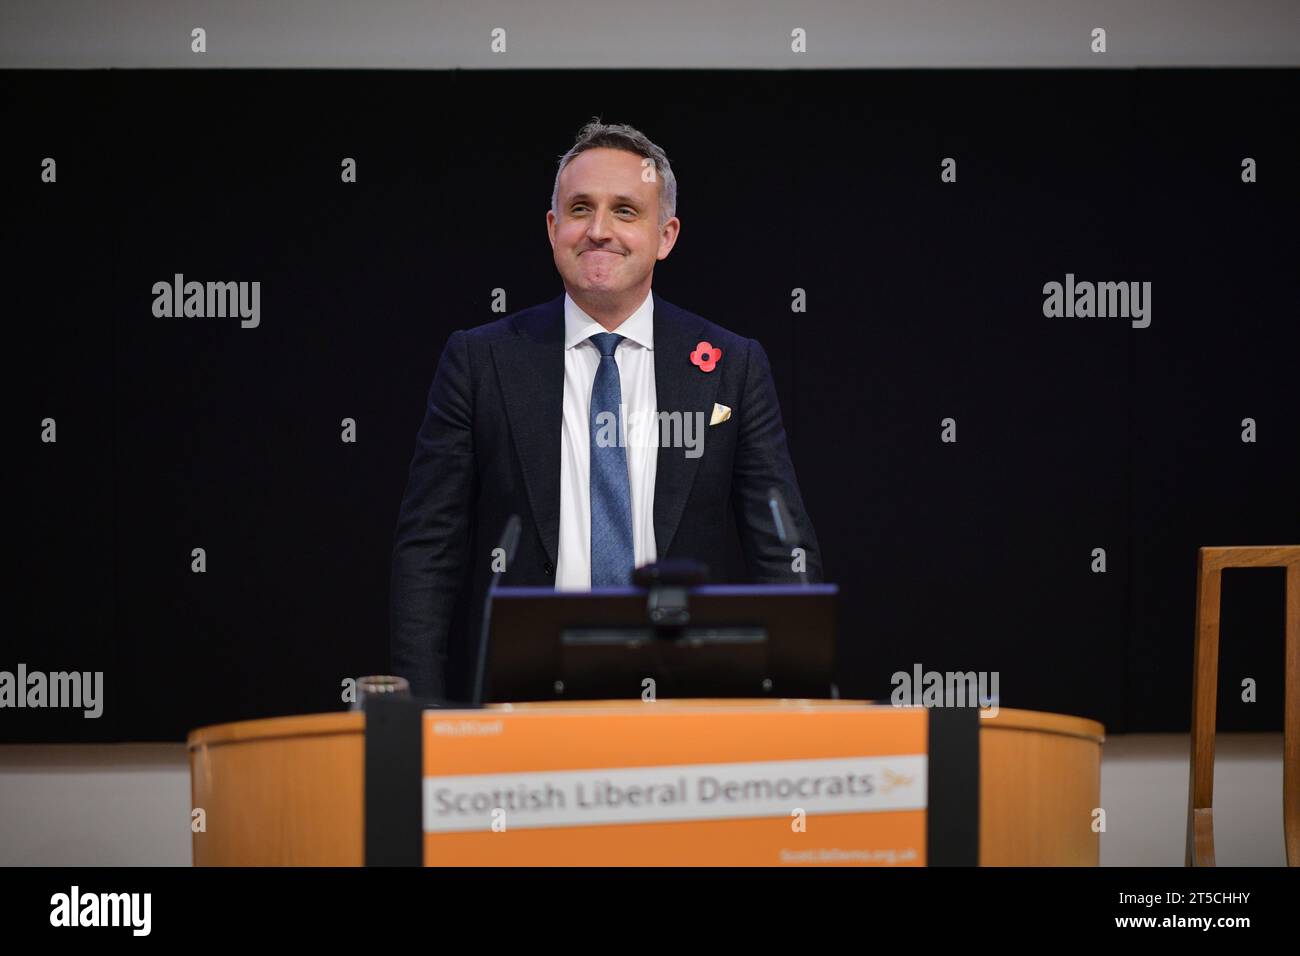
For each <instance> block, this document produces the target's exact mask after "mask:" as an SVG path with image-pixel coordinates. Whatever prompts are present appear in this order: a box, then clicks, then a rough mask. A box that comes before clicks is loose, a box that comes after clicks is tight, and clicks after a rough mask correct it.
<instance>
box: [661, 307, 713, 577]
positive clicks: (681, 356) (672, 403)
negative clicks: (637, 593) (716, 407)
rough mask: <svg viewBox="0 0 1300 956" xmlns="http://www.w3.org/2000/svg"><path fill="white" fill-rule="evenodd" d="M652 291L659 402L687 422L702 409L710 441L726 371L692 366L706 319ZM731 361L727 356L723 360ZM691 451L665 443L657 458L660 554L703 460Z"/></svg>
mask: <svg viewBox="0 0 1300 956" xmlns="http://www.w3.org/2000/svg"><path fill="white" fill-rule="evenodd" d="M651 294H652V295H653V296H654V329H655V400H656V404H657V405H658V406H659V411H660V412H681V413H682V414H683V422H684V421H685V416H687V415H693V414H694V413H696V412H699V413H701V414H702V415H703V416H704V417H703V422H702V424H703V428H704V434H703V435H702V436H700V437H699V438H698V439H697V440H700V441H707V437H708V429H709V420H710V418H711V417H712V414H713V402H714V398H715V396H716V395H717V393H718V381H719V379H720V378H721V373H720V369H715V370H714V371H713V372H712V373H705V372H701V371H700V369H699V368H698V367H697V366H695V365H692V364H691V359H690V355H691V352H693V351H695V346H696V345H697V344H699V341H700V337H701V335H702V334H703V329H704V323H703V320H701V319H700V318H699V317H697V316H692V315H690V314H689V313H687V312H685V311H683V310H682V309H679V308H677V307H676V306H675V305H673V304H672V303H670V302H666V301H664V300H663V299H661V298H660V297H659V296H658V294H656V293H654V292H653V291H652V292H651ZM726 360H727V356H725V355H724V356H723V357H722V361H724V362H725V361H726ZM697 421H698V419H697ZM691 427H692V428H693V427H694V422H693V423H692V425H691ZM701 447H702V446H701ZM686 451H687V450H686V449H685V448H668V447H665V446H664V445H662V444H661V445H660V447H659V453H658V456H657V457H656V459H655V461H656V464H655V501H654V525H655V551H656V552H657V556H658V557H660V558H662V557H663V556H665V555H666V554H667V553H668V549H669V547H670V546H671V544H672V541H673V536H674V535H675V534H676V533H677V526H678V524H679V523H680V522H681V519H682V511H683V510H684V509H685V507H686V499H687V498H688V497H690V493H691V486H692V485H693V484H694V482H695V474H696V472H697V471H698V470H699V464H700V461H701V460H702V459H701V458H687V457H686Z"/></svg>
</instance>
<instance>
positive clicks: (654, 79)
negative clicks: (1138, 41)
mask: <svg viewBox="0 0 1300 956" xmlns="http://www.w3.org/2000/svg"><path fill="white" fill-rule="evenodd" d="M0 89H2V90H3V128H4V130H5V136H4V140H5V147H4V149H3V150H2V151H0V152H2V153H3V164H4V168H3V182H4V189H5V197H6V198H5V202H4V220H5V223H4V226H5V230H4V235H5V245H4V248H3V261H4V265H5V275H6V281H5V297H4V301H5V306H6V308H5V311H6V320H7V321H6V322H5V341H6V348H5V354H6V358H7V361H6V362H5V367H6V375H5V386H6V389H7V390H9V391H10V394H9V396H8V403H7V405H6V410H7V414H6V416H5V421H6V432H7V445H8V448H9V449H10V450H11V451H12V452H13V458H12V459H10V465H9V467H10V468H12V469H15V470H17V472H18V474H19V479H20V481H19V484H18V487H17V491H16V493H13V494H11V495H10V496H9V497H8V498H7V502H8V508H7V509H6V511H7V519H6V530H7V536H8V538H9V542H10V548H9V551H10V555H11V557H13V558H16V565H17V570H16V571H11V572H10V575H11V578H10V580H11V589H10V595H11V596H10V601H12V602H13V603H14V604H16V606H17V613H13V614H11V615H9V621H10V622H12V623H10V624H7V625H6V627H5V631H4V637H3V648H2V652H0V669H4V670H13V669H14V668H15V665H16V664H17V663H18V662H20V661H21V662H23V663H25V664H26V665H27V667H28V668H29V669H30V670H42V671H58V670H69V669H75V670H81V671H87V670H102V671H104V672H105V711H104V716H103V717H102V718H100V719H98V720H86V719H82V718H81V717H80V714H79V713H76V712H73V713H68V712H56V711H33V710H22V711H15V710H6V711H4V712H3V715H2V716H0V732H2V734H3V737H4V738H5V739H10V740H15V739H16V740H30V741H42V740H168V739H180V738H182V737H183V735H184V734H185V732H186V731H187V730H189V729H190V728H192V727H195V726H199V725H202V724H206V723H213V722H220V721H227V720H235V719H242V718H252V717H260V716H269V715H274V714H286V713H294V712H303V711H317V710H327V709H337V708H339V707H341V706H342V704H341V702H340V682H341V681H342V679H343V678H345V677H348V676H353V675H357V674H363V673H376V672H383V671H385V670H386V669H387V665H388V645H387V583H388V569H389V551H390V546H391V535H392V530H393V526H394V522H395V519H396V514H397V506H398V502H399V499H400V496H401V493H402V489H403V486H404V482H405V475H406V467H407V465H408V463H409V459H410V455H411V452H412V448H413V439H414V435H415V431H416V428H417V426H418V425H419V422H420V419H421V416H422V413H423V404H424V399H425V394H426V391H427V388H428V385H429V381H430V378H431V376H432V373H433V369H434V366H435V363H436V361H437V357H438V355H439V352H440V350H441V347H442V345H443V343H444V342H445V340H446V338H447V336H448V334H449V333H450V332H451V331H453V330H454V329H458V328H464V327H469V326H473V325H477V324H480V323H484V322H488V321H491V320H492V319H494V318H496V317H497V316H496V315H495V314H493V313H492V312H491V310H490V305H491V301H492V290H494V289H497V288H500V289H504V290H505V293H506V295H507V305H508V311H512V312H513V311H515V310H517V309H520V308H523V307H525V306H527V305H531V304H534V303H536V302H539V301H543V300H545V299H549V298H551V297H553V296H555V295H558V294H560V293H561V292H562V291H563V289H562V286H561V284H560V281H559V278H558V275H557V274H556V272H555V269H554V265H553V263H552V260H551V255H550V247H549V245H548V243H547V240H546V236H545V231H544V213H545V209H546V208H547V206H548V204H549V200H550V191H551V185H552V182H553V178H554V174H555V165H556V162H557V160H558V158H559V156H560V155H561V154H562V153H563V152H564V151H565V150H566V149H567V148H568V147H569V146H570V145H571V144H572V141H573V137H574V135H575V133H576V132H577V130H578V128H579V127H580V126H581V125H582V123H583V122H585V121H586V120H587V119H589V118H590V117H591V116H592V115H600V116H601V118H602V119H604V120H606V121H607V122H627V123H631V124H633V125H635V126H638V127H640V128H642V129H643V130H644V131H645V132H646V133H647V134H648V135H649V136H650V137H651V138H652V139H654V140H656V141H657V142H659V143H660V144H661V145H663V146H664V147H665V149H666V150H667V152H668V155H669V157H670V158H671V160H672V162H673V167H674V170H675V171H676V173H677V176H678V179H679V183H680V198H679V206H678V215H679V216H680V217H681V219H682V222H683V228H682V234H681V238H680V241H679V242H678V245H677V247H676V249H675V250H674V251H673V253H672V255H671V256H670V257H669V259H668V260H667V261H665V262H663V263H660V264H659V267H658V269H657V270H656V276H655V288H656V290H657V291H658V292H659V293H660V294H662V295H663V296H664V297H665V298H667V299H668V300H669V301H672V302H675V303H677V304H678V305H681V306H684V307H686V308H688V309H690V310H692V311H695V312H698V313H700V314H702V315H704V316H705V317H708V318H711V319H713V320H715V321H717V322H719V323H721V324H723V325H726V326H729V327H731V328H732V329H734V330H736V331H739V332H742V333H744V334H747V335H750V336H753V337H756V338H758V339H759V340H760V341H761V342H762V343H763V344H764V345H765V346H766V348H767V350H768V352H769V354H770V355H771V357H772V361H773V367H774V373H775V375H776V379H777V384H778V388H779V390H780V394H781V399H782V407H783V410H784V415H785V419H786V425H787V429H788V432H789V435H790V440H791V444H792V450H793V454H794V459H795V465H796V468H797V469H798V473H799V478H800V483H801V486H802V489H803V492H804V496H805V499H806V501H807V503H808V507H809V510H810V512H811V515H812V518H813V520H814V522H815V524H816V527H817V530H818V534H819V537H820V539H821V544H822V547H823V548H824V551H825V554H824V557H825V564H826V568H827V573H828V576H829V579H830V580H834V581H838V582H839V583H840V584H841V585H842V588H843V600H842V605H841V633H840V636H839V656H840V664H839V675H838V676H839V681H840V684H841V688H842V690H843V691H844V693H846V694H848V695H861V696H870V697H886V696H887V695H888V694H889V692H890V690H891V685H890V680H889V678H890V674H891V673H893V672H894V671H896V670H907V671H910V670H911V669H912V667H913V665H914V664H916V663H920V664H921V665H922V666H923V667H924V668H925V669H927V670H930V669H934V670H958V669H960V670H968V669H978V670H995V671H998V672H999V675H1000V688H999V689H1000V693H1001V704H1002V706H1007V707H1027V708H1035V709H1047V710H1056V711H1063V712H1069V713H1076V714H1081V715H1084V716H1089V717H1093V718H1096V719H1100V720H1102V721H1104V722H1105V724H1106V725H1107V729H1108V731H1110V732H1122V731H1136V730H1178V729H1186V727H1187V725H1188V715H1189V710H1190V683H1191V647H1192V636H1193V634H1192V620H1193V609H1194V591H1195V555H1196V548H1197V547H1198V546H1200V545H1204V544H1281V543H1295V542H1296V541H1297V539H1300V533H1298V532H1300V503H1298V496H1297V488H1298V487H1300V481H1298V480H1297V478H1298V476H1300V467H1298V466H1300V424H1298V423H1297V411H1298V410H1300V409H1298V408H1297V404H1298V403H1297V397H1296V396H1297V394H1300V390H1298V389H1297V388H1296V384H1295V381H1294V379H1295V377H1296V361H1297V354H1298V352H1300V349H1298V348H1297V345H1298V343H1300V334H1298V333H1297V321H1298V320H1300V308H1298V307H1300V281H1298V279H1297V262H1300V240H1298V239H1297V234H1296V228H1297V223H1300V200H1298V190H1300V187H1297V185H1296V170H1297V168H1298V164H1297V160H1298V159H1300V155H1298V151H1297V144H1296V139H1295V130H1296V129H1297V128H1300V106H1298V104H1300V83H1297V73H1296V72H1294V71H1271V70H1259V71H1141V70H1126V71H1107V72H1091V71H956V72H953V71H943V72H939V71H871V72H858V71H815V72H813V71H808V72H733V71H718V72H714V71H644V72H630V73H611V72H603V71H591V72H587V71H581V72H548V71H537V72H510V73H497V72H419V73H406V72H374V73H358V72H347V73H335V72H172V71H157V72H125V73H124V72H118V71H111V72H106V71H94V72H79V73H63V72H39V73H12V72H11V73H7V74H3V75H2V76H0ZM46 156H50V157H53V158H55V159H56V161H57V164H58V165H57V176H58V180H57V183H55V184H46V183H42V182H41V181H40V175H39V174H40V164H41V160H42V159H43V158H44V157H46ZM1247 156H1249V157H1253V158H1254V159H1256V160H1257V162H1258V170H1259V173H1258V175H1259V181H1258V182H1256V183H1253V184H1245V183H1243V182H1242V181H1241V176H1240V170H1241V160H1242V158H1243V157H1247ZM343 157H353V158H355V159H356V160H357V164H358V182H357V183H355V184H344V183H342V182H340V162H341V160H342V158H343ZM944 157H953V158H955V159H956V160H957V163H958V167H957V172H958V181H957V182H956V183H955V184H945V183H941V182H940V176H939V172H940V161H941V159H942V158H944ZM177 272H180V273H184V274H185V276H186V277H187V279H196V280H199V281H209V280H211V281H227V280H236V281H237V280H244V281H253V280H257V281H260V282H261V283H262V301H261V310H262V319H261V325H260V327H258V328H256V329H242V328H240V326H239V323H238V321H237V320H234V319H199V318H170V319H168V318H155V317H154V316H153V314H152V310H151V307H152V302H153V295H152V292H151V289H152V286H153V283H155V282H157V281H170V280H171V278H172V276H173V274H174V273H177ZM1067 272H1069V273H1074V274H1075V275H1076V276H1077V277H1078V278H1079V279H1081V280H1083V279H1087V280H1093V281H1150V282H1151V283H1152V284H1153V290H1152V324H1151V326H1150V328H1146V329H1134V328H1131V327H1130V324H1129V322H1128V321H1127V320H1125V319H1121V318H1110V319H1101V318H1057V319H1048V318H1045V317H1044V316H1043V314H1042V306H1043V294H1042V287H1043V284H1044V283H1045V282H1048V281H1063V280H1064V277H1065V274H1066V273H1067ZM794 288H802V289H805V290H806V294H807V301H808V311H807V312H806V313H804V314H795V313H792V312H791V310H790V296H791V290H792V289H794ZM46 417H51V418H54V419H56V420H57V429H58V432H57V434H58V441H57V443H56V444H44V443H42V442H41V441H40V423H41V421H42V419H44V418H46ZM345 417H350V418H354V419H355V420H356V422H357V434H358V440H357V442H356V443H355V444H345V443H343V442H341V441H340V432H341V426H340V421H341V420H342V419H343V418H345ZM946 417H952V418H954V419H956V421H957V437H958V441H957V442H956V443H955V444H945V443H942V442H941V441H940V420H941V419H943V418H946ZM1246 417H1250V418H1254V419H1255V420H1256V422H1257V423H1258V441H1257V442H1255V443H1253V444H1247V443H1243V442H1242V441H1241V437H1240V435H1241V430H1242V429H1241V420H1242V419H1243V418H1246ZM195 547H202V548H204V549H206V552H207V561H208V569H207V572H206V573H204V574H194V573H192V572H191V570H190V562H191V557H190V553H191V549H193V548H195ZM1097 547H1101V548H1105V549H1106V554H1107V564H1108V570H1107V571H1106V573H1104V574H1096V573H1093V571H1092V570H1091V564H1092V549H1093V548H1097ZM723 557H725V558H727V559H728V560H729V561H730V564H726V562H725V561H723ZM719 560H720V562H722V563H723V564H724V565H725V566H729V567H733V568H734V567H735V566H736V565H735V544H734V541H733V542H731V543H730V550H729V551H728V553H727V554H726V555H725V556H720V558H719ZM1282 626H1283V605H1282V576H1281V572H1270V571H1252V572H1229V573H1228V574H1227V576H1226V578H1225V593H1224V632H1223V642H1224V656H1223V664H1222V668H1221V694H1220V727H1221V728H1224V729H1277V728H1279V727H1280V725H1281V713H1282V687H1281V679H1282V662H1283V650H1282ZM1245 677H1252V678H1254V679H1255V680H1257V681H1258V685H1259V700H1258V702H1257V703H1253V704H1246V703H1243V702H1241V700H1240V690H1239V688H1240V682H1241V680H1242V679H1243V678H1245Z"/></svg>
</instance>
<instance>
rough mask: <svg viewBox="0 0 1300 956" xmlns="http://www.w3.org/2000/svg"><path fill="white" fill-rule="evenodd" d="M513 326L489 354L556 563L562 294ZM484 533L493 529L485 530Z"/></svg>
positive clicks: (534, 504)
mask: <svg viewBox="0 0 1300 956" xmlns="http://www.w3.org/2000/svg"><path fill="white" fill-rule="evenodd" d="M515 331H516V333H517V334H516V335H515V336H514V337H512V338H506V339H501V340H499V341H497V342H494V343H492V359H493V362H494V364H495V365H496V370H497V382H498V385H499V387H500V389H501V394H502V396H503V398H504V401H505V406H506V417H507V420H508V421H509V423H510V436H511V439H512V440H513V441H514V446H515V452H516V453H517V454H518V455H519V464H520V468H521V469H522V471H523V475H524V487H525V488H526V489H527V491H528V501H529V503H530V504H531V505H532V509H533V516H534V517H535V518H536V520H537V530H538V533H539V534H540V535H541V538H542V545H543V547H545V548H546V553H547V555H548V556H549V557H550V559H551V565H552V567H554V566H555V565H556V564H557V562H558V558H559V545H560V432H561V428H562V417H563V407H564V296H563V295H561V296H559V297H558V298H556V299H553V300H551V301H550V302H547V303H546V304H545V306H543V307H542V309H540V310H539V311H538V312H536V313H534V314H532V315H531V316H528V317H526V318H522V319H520V320H519V321H518V322H517V324H516V330H515ZM521 517H522V516H521ZM488 533H489V534H496V533H497V532H496V530H495V529H488Z"/></svg>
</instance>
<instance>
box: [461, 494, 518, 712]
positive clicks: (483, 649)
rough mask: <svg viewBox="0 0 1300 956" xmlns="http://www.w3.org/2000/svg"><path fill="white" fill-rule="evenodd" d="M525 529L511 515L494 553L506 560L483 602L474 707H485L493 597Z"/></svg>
mask: <svg viewBox="0 0 1300 956" xmlns="http://www.w3.org/2000/svg"><path fill="white" fill-rule="evenodd" d="M522 529H523V522H521V521H520V520H519V515H511V516H510V517H509V518H508V519H507V520H506V527H505V530H504V531H502V532H501V540H500V541H499V542H498V543H497V546H496V548H495V549H494V551H493V553H494V554H495V552H496V551H500V552H501V553H502V556H503V557H504V558H505V561H503V562H502V563H503V564H504V566H505V567H504V569H503V570H502V571H501V572H500V573H498V572H496V571H493V572H492V583H491V584H489V585H488V589H487V597H486V598H484V600H483V631H482V633H481V634H480V635H479V641H478V668H477V669H476V671H475V674H474V700H473V703H474V706H475V707H482V706H483V680H484V678H485V676H486V674H487V647H488V629H489V627H490V626H491V623H492V595H494V594H496V591H497V582H498V581H499V580H501V575H502V574H508V573H509V572H510V565H511V564H513V563H514V560H515V552H516V551H517V550H519V533H520V531H521V530H522Z"/></svg>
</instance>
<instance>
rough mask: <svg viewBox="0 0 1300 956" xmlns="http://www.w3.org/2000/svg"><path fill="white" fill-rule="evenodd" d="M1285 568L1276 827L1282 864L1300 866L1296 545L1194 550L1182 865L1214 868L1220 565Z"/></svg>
mask: <svg viewBox="0 0 1300 956" xmlns="http://www.w3.org/2000/svg"><path fill="white" fill-rule="evenodd" d="M1278 567H1284V568H1286V664H1285V666H1284V677H1285V679H1284V681H1283V688H1284V690H1283V692H1284V694H1285V695H1286V704H1285V706H1286V716H1285V718H1284V720H1283V724H1282V825H1283V833H1284V836H1285V839H1286V860H1287V865H1288V866H1300V546H1280V547H1241V548H1201V550H1200V556H1199V558H1198V560H1197V565H1196V661H1195V664H1194V665H1193V666H1194V670H1193V672H1192V760H1191V781H1190V785H1189V787H1188V800H1187V859H1186V863H1187V865H1188V866H1214V728H1215V723H1214V720H1215V705H1216V696H1217V693H1218V688H1219V594H1220V586H1221V584H1222V581H1223V569H1224V568H1278Z"/></svg>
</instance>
